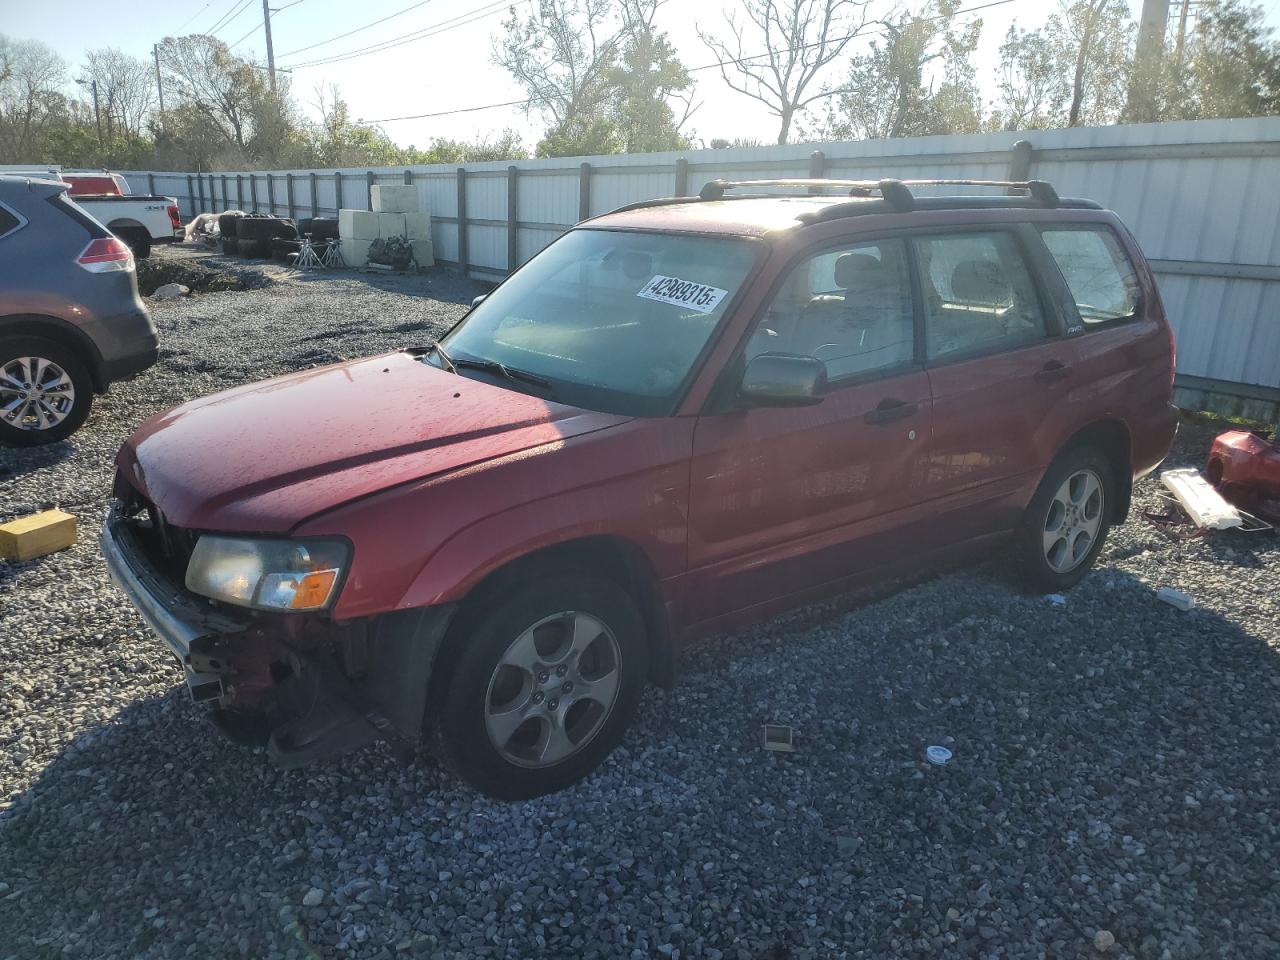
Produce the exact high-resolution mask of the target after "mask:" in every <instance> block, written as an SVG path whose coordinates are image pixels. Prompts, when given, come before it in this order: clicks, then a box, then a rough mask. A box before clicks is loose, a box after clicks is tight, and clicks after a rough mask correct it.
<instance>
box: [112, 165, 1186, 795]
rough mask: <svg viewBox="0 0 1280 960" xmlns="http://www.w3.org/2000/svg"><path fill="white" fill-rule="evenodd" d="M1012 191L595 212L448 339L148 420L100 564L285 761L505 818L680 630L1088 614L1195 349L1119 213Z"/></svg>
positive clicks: (736, 187) (226, 707) (618, 720)
mask: <svg viewBox="0 0 1280 960" xmlns="http://www.w3.org/2000/svg"><path fill="white" fill-rule="evenodd" d="M917 184H918V185H920V186H922V187H924V189H923V190H917V189H916V187H917ZM992 187H994V188H997V189H999V190H1000V191H1001V193H1000V194H999V195H994V194H992V195H974V196H918V195H917V193H937V192H938V191H939V186H938V185H937V184H929V183H927V182H921V181H917V182H913V183H906V184H904V183H902V182H900V181H895V180H885V181H879V182H861V181H858V182H854V181H757V182H754V183H729V182H724V181H715V182H713V183H710V184H708V185H707V187H706V188H704V190H703V191H702V194H701V195H700V196H699V197H693V198H679V199H669V200H654V201H649V202H645V203H639V204H635V205H633V206H631V207H625V208H623V209H621V210H618V211H615V212H614V213H611V214H609V215H607V216H602V217H597V218H595V219H593V220H589V221H587V222H584V223H582V224H580V225H579V226H578V227H576V228H575V229H573V230H571V231H569V232H568V233H567V234H566V235H565V236H563V237H562V238H561V239H559V240H558V241H556V242H555V243H553V244H552V245H551V246H549V247H548V248H546V249H545V250H543V251H542V252H541V253H539V254H538V255H537V256H536V257H534V258H533V259H532V260H531V261H530V262H529V263H527V264H526V265H525V266H523V267H522V268H521V269H519V270H518V271H516V272H515V273H513V274H512V275H511V276H510V277H509V278H508V279H507V280H506V281H505V282H504V283H503V284H502V285H501V286H499V287H498V288H497V289H495V290H494V291H493V292H492V293H491V294H489V295H488V296H487V297H486V298H483V299H481V300H477V302H476V304H475V305H474V307H473V308H472V310H471V311H470V313H468V314H467V316H466V317H465V318H464V319H463V320H462V321H461V322H460V323H459V324H458V325H457V326H456V327H454V329H453V330H451V331H450V332H449V333H448V335H447V336H445V337H444V338H443V339H442V340H441V341H440V343H439V344H438V345H436V346H433V347H431V348H428V349H421V350H404V351H400V352H397V353H391V354H388V355H385V356H380V357H374V358H370V359H366V360H357V361H353V362H350V363H342V364H338V365H335V366H332V367H327V368H324V369H318V370H310V371H307V372H305V373H299V374H295V375H292V376H286V377H281V378H278V379H275V380H270V381H267V382H265V383H259V384H253V385H250V386H245V387H240V388H237V389H234V390H228V391H226V392H225V393H220V394H217V395H215V396H211V397H206V398H205V399H202V400H196V401H193V402H191V403H187V404H184V405H182V406H180V407H177V408H176V409H174V410H170V411H169V412H167V413H164V414H161V415H159V416H156V417H154V418H152V419H151V420H149V421H148V422H147V423H145V424H143V426H142V427H141V428H140V429H139V430H138V432H137V433H136V434H135V435H134V436H133V437H132V438H131V439H130V440H129V441H128V443H126V444H125V446H124V448H123V449H122V450H121V451H120V454H119V457H118V468H119V473H118V477H117V481H116V488H115V495H116V501H115V503H114V506H113V510H112V514H111V517H110V519H109V521H108V523H107V525H106V528H105V530H104V533H103V540H102V543H103V549H104V552H105V555H106V558H107V561H108V563H109V565H110V568H111V571H112V573H113V575H114V577H115V578H116V580H117V582H118V583H119V584H120V586H121V587H122V588H123V589H124V591H125V592H126V593H127V594H128V595H129V597H130V598H131V599H132V601H133V602H134V604H135V605H136V606H137V607H138V609H139V611H140V612H141V613H142V615H143V617H145V618H146V620H147V621H148V622H149V623H150V625H151V626H152V627H153V628H154V629H155V631H156V632H157V633H158V634H159V635H160V636H161V637H162V638H163V639H164V640H165V641H166V643H167V644H168V645H169V646H170V647H171V648H172V650H173V651H174V653H175V654H176V655H177V656H178V658H179V659H180V660H181V662H182V666H183V669H184V671H185V673H186V680H187V684H188V685H189V687H190V690H191V693H192V695H193V696H194V697H195V699H197V700H201V701H209V702H211V703H212V704H213V705H214V708H215V714H216V716H217V717H218V718H219V719H220V721H221V722H223V723H224V724H226V725H227V726H229V727H236V728H240V729H243V728H244V727H245V726H246V725H247V723H248V721H249V720H251V719H252V720H253V721H254V722H255V723H256V725H257V726H256V728H257V729H258V730H260V731H261V732H262V733H263V734H264V735H267V736H268V737H269V739H268V749H269V752H270V754H271V756H272V757H273V758H274V759H275V760H276V761H277V762H279V763H281V764H285V765H298V764H301V763H305V762H307V761H309V760H312V759H316V758H319V757H326V756H332V755H334V754H335V753H337V752H341V751H344V750H348V749H351V748H353V747H356V746H359V745H362V744H364V743H367V742H369V741H371V740H373V739H376V738H384V739H387V740H389V741H391V742H392V744H393V745H395V746H396V747H398V748H399V749H401V750H403V751H405V752H408V751H409V750H411V749H412V748H414V747H415V746H416V745H417V743H418V742H419V741H421V740H426V741H428V742H430V743H431V744H432V745H433V748H434V749H435V751H436V752H437V753H438V754H439V755H440V756H441V757H442V758H443V759H444V760H445V761H446V762H447V763H448V764H449V765H451V766H452V767H453V768H454V769H455V770H456V771H457V772H458V773H459V774H461V775H462V776H463V777H464V778H465V779H466V780H467V781H469V782H470V783H472V784H473V785H474V786H475V787H476V788H478V789H479V790H482V791H484V792H486V793H488V794H491V795H494V796H498V797H507V798H519V797H529V796H534V795H537V794H541V793H545V792H548V791H552V790H558V789H561V788H563V787H565V786H567V785H569V784H571V783H573V782H575V781H576V780H578V779H580V778H581V777H583V776H584V775H585V774H587V773H588V772H589V771H590V770H591V769H592V768H593V767H595V766H596V765H597V764H599V763H600V762H601V761H602V760H604V758H605V757H606V756H607V755H608V753H609V751H610V750H611V749H612V748H613V746H614V745H615V744H617V743H618V741H619V739H620V738H621V737H622V735H623V732H624V731H625V729H626V727H627V723H628V722H629V721H630V720H631V718H632V715H633V714H634V712H635V709H636V705H637V703H638V701H639V699H640V695H641V692H642V690H643V688H644V686H645V684H646V682H648V681H650V680H653V681H655V682H658V683H660V684H669V683H671V682H672V679H673V674H674V661H675V657H676V653H677V651H678V650H679V649H680V647H681V646H682V645H683V644H685V643H686V642H688V641H689V640H690V639H691V638H694V637H697V636H700V635H704V634H707V633H709V632H711V631H720V630H726V629H731V628H734V627H737V626H739V625H742V624H744V623H746V622H749V621H753V620H759V619H760V618H763V617H768V616H770V615H772V614H774V613H776V612H777V611H779V610H781V609H783V608H785V607H789V606H792V605H795V604H799V603H803V602H805V601H809V600H812V599H814V598H818V597H822V596H825V595H829V594H833V593H836V592H839V591H845V590H848V589H850V588H851V587H856V586H860V585H863V584H866V583H868V582H870V581H874V580H879V579H883V578H886V577H895V576H901V575H903V574H905V573H908V572H911V571H918V570H921V569H928V568H931V567H934V566H937V565H941V564H946V563H953V562H955V561H956V560H957V559H958V558H962V557H967V556H969V555H973V554H980V553H981V552H983V551H986V550H988V549H990V548H994V547H997V546H1001V545H1005V546H1007V547H1009V548H1010V549H1011V550H1012V551H1013V552H1014V555H1015V557H1016V563H1017V567H1018V568H1019V569H1020V570H1021V571H1022V573H1023V574H1024V577H1025V580H1026V583H1027V584H1028V585H1030V586H1032V587H1033V588H1034V589H1036V590H1050V591H1058V590H1064V589H1067V588H1069V587H1070V586H1071V585H1072V584H1074V583H1075V582H1076V581H1077V580H1079V579H1080V578H1081V577H1083V576H1084V575H1085V573H1086V571H1087V570H1088V569H1089V567H1090V566H1091V564H1092V563H1093V562H1094V560H1095V558H1096V557H1097V555H1098V552H1099V550H1100V549H1101V548H1102V544H1103V541H1104V539H1105V537H1106V535H1107V530H1108V528H1109V527H1110V526H1111V524H1113V523H1117V522H1120V521H1122V520H1123V519H1124V518H1125V515H1126V513H1127V510H1128V506H1129V494H1130V489H1131V487H1132V483H1133V480H1134V478H1136V477H1141V476H1142V475H1144V474H1146V473H1148V472H1149V471H1151V470H1152V469H1154V468H1155V466H1156V465H1157V464H1158V463H1159V462H1160V461H1161V459H1162V458H1163V457H1164V456H1165V454H1166V453H1167V451H1168V449H1169V446H1170V443H1171V442H1172V439H1173V436H1174V431H1175V429H1176V411H1175V409H1174V408H1173V406H1172V405H1171V403H1170V397H1171V390H1172V379H1173V343H1172V338H1171V335H1170V331H1169V326H1168V323H1167V322H1166V320H1165V317H1164V313H1163V309H1162V307H1161V303H1160V296H1159V294H1158V293H1157V291H1156V287H1155V283H1154V282H1153V280H1152V276H1151V272H1150V270H1149V269H1148V267H1147V265H1146V263H1145V262H1144V260H1143V257H1142V254H1141V253H1140V252H1139V250H1138V247H1137V245H1136V243H1135V242H1134V239H1133V236H1132V235H1131V234H1130V233H1129V232H1128V230H1126V229H1125V227H1124V226H1123V225H1122V224H1121V223H1120V221H1119V220H1118V219H1117V218H1116V216H1115V215H1114V214H1112V213H1110V212H1108V211H1104V210H1102V209H1100V208H1099V207H1098V205H1097V204H1095V203H1092V202H1089V201H1084V200H1068V199H1060V198H1059V197H1058V196H1057V195H1056V193H1055V192H1054V191H1053V189H1052V188H1051V187H1050V186H1049V185H1048V184H1045V183H1042V182H1038V181H1033V182H1030V183H1026V184H1004V183H1001V184H984V185H980V186H979V189H978V190H977V191H975V192H977V193H981V192H982V190H984V189H986V190H989V189H990V188H992ZM1009 188H1020V192H1018V193H1017V194H1016V195H1008V194H1009V193H1010V192H1011V191H1010V190H1009ZM779 190H782V191H786V190H791V191H792V192H793V194H794V193H796V191H801V192H800V193H798V194H796V195H786V194H779V193H777V192H776V191H779ZM824 191H826V193H825V194H824ZM832 191H838V192H839V195H831V192H832Z"/></svg>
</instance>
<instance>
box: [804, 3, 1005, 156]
mask: <svg viewBox="0 0 1280 960" xmlns="http://www.w3.org/2000/svg"><path fill="white" fill-rule="evenodd" d="M959 7H960V4H959V0H936V2H934V3H931V4H929V5H928V6H925V7H922V8H921V9H919V10H917V11H914V12H913V11H906V12H903V13H901V14H899V15H898V16H897V17H896V18H895V19H893V20H890V21H887V22H884V23H883V24H882V29H883V31H884V39H883V41H872V43H871V44H870V48H869V49H868V51H867V52H866V53H865V54H859V55H857V56H855V57H854V58H853V59H852V60H851V61H850V64H849V69H848V74H847V76H846V77H845V79H844V81H843V83H841V84H840V88H839V92H836V91H833V92H835V93H836V96H835V99H834V100H832V101H831V102H830V104H829V106H828V110H827V119H826V124H825V127H824V128H823V129H822V135H823V136H826V137H829V138H831V139H838V140H845V139H865V140H877V139H886V138H890V137H918V136H928V135H930V134H940V133H973V132H976V131H977V130H979V129H980V127H981V125H982V117H981V100H980V98H979V94H978V87H977V83H976V82H975V79H974V68H973V63H972V56H973V51H974V49H975V48H976V47H977V45H978V38H979V36H980V35H981V31H982V21H981V20H974V21H972V22H970V23H968V24H967V25H963V26H961V25H958V24H957V23H956V12H957V11H958V9H959Z"/></svg>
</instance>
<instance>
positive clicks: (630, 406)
mask: <svg viewBox="0 0 1280 960" xmlns="http://www.w3.org/2000/svg"><path fill="white" fill-rule="evenodd" d="M761 249H762V245H760V244H758V243H756V242H754V241H750V240H743V239H737V238H720V237H706V236H693V235H687V234H667V233H652V232H640V231H634V232H624V231H615V230H591V229H583V230H573V231H571V232H570V233H568V234H566V235H565V236H564V237H562V238H561V239H560V240H558V241H557V242H555V243H553V244H552V245H551V246H549V247H547V248H546V249H545V250H543V251H542V252H541V253H539V254H538V255H537V256H536V257H534V258H533V259H532V260H530V261H529V262H528V263H527V264H525V265H524V266H523V267H522V268H521V269H520V270H518V271H517V272H516V273H514V274H513V275H512V276H511V277H510V278H509V279H508V280H507V281H506V282H505V283H504V284H502V286H500V287H498V288H497V289H496V290H494V291H493V293H491V294H490V295H489V296H488V297H487V298H486V299H485V300H484V301H483V302H482V303H481V304H480V305H479V306H477V307H476V308H475V309H474V310H472V311H471V313H470V314H468V315H467V317H466V319H465V320H464V321H463V322H462V323H461V324H459V325H458V326H457V327H456V328H454V330H453V331H452V332H450V333H449V335H448V336H447V337H445V339H444V341H443V345H444V348H445V350H446V351H447V352H448V353H449V355H450V356H451V357H453V358H455V359H458V360H477V361H486V360H487V361H495V362H496V363H500V364H503V365H504V366H506V367H508V368H509V369H511V370H513V371H520V372H523V373H527V374H532V375H533V376H534V377H537V378H541V379H543V380H545V381H547V382H548V389H549V392H550V395H551V396H553V397H554V398H555V399H556V400H559V401H562V402H564V403H569V404H573V405H575V406H581V407H586V408H588V409H594V410H603V411H606V412H610V413H621V414H625V415H629V416H660V415H663V414H666V413H669V412H670V411H671V409H672V407H673V406H674V404H675V403H676V401H677V400H678V398H679V394H680V393H681V392H682V387H683V386H684V385H685V382H686V381H687V379H688V378H689V376H690V374H691V372H692V371H693V367H694V364H695V363H696V362H697V359H698V357H699V356H700V355H701V354H702V351H703V349H704V348H705V347H706V345H707V343H708V341H709V340H710V338H711V336H712V334H713V333H714V331H715V329H716V327H717V325H718V324H719V322H720V319H721V317H723V316H724V313H725V311H727V310H728V309H729V304H730V303H731V302H732V300H733V299H734V296H735V295H736V294H737V293H738V291H739V290H740V289H741V288H742V286H743V284H744V283H745V282H746V280H747V278H748V276H749V274H750V273H751V270H752V267H753V266H754V265H755V262H756V258H757V254H758V251H760V250H761ZM459 369H462V370H464V372H466V373H468V375H470V372H471V371H470V370H468V369H465V368H463V367H462V366H460V367H459ZM485 375H486V376H488V374H485ZM529 392H533V393H536V392H537V391H536V390H532V389H531V390H530V391H529Z"/></svg>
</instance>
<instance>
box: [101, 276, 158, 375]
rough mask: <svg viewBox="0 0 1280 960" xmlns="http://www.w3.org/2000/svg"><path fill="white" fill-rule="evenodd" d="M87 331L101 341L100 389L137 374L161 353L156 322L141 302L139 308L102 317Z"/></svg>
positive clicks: (153, 361)
mask: <svg viewBox="0 0 1280 960" xmlns="http://www.w3.org/2000/svg"><path fill="white" fill-rule="evenodd" d="M134 299H135V300H136V299H137V298H136V295H135V297H134ZM85 332H86V333H88V334H89V336H90V337H91V338H92V339H93V341H94V342H95V343H96V344H97V346H98V351H99V353H100V354H101V357H102V362H101V364H100V366H99V370H98V373H99V377H98V379H99V381H100V382H99V384H98V387H99V389H103V390H105V389H106V388H107V387H108V386H110V385H111V384H112V383H115V382H116V381H117V380H126V379H128V378H129V377H132V376H136V375H137V374H139V373H141V372H142V371H143V370H146V369H147V368H148V367H150V366H151V365H152V364H153V363H155V362H156V358H157V356H158V355H159V344H160V340H159V337H158V336H157V335H156V326H155V323H154V322H153V321H152V320H151V314H150V313H148V312H147V309H146V307H144V306H142V304H141V303H138V304H137V306H136V308H135V309H132V310H126V311H124V312H123V313H115V314H111V315H110V316H107V317H104V318H102V319H101V320H99V321H97V322H96V323H95V324H94V325H93V329H92V330H86V331H85Z"/></svg>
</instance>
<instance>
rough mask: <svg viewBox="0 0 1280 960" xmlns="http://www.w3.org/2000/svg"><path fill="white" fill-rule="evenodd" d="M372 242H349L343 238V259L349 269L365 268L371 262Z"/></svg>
mask: <svg viewBox="0 0 1280 960" xmlns="http://www.w3.org/2000/svg"><path fill="white" fill-rule="evenodd" d="M372 245H373V241H372V240H354V239H353V240H348V239H347V238H346V237H343V238H342V259H343V260H344V261H346V264H347V266H348V267H363V266H364V265H365V264H367V263H368V262H369V247H371V246H372Z"/></svg>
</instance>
